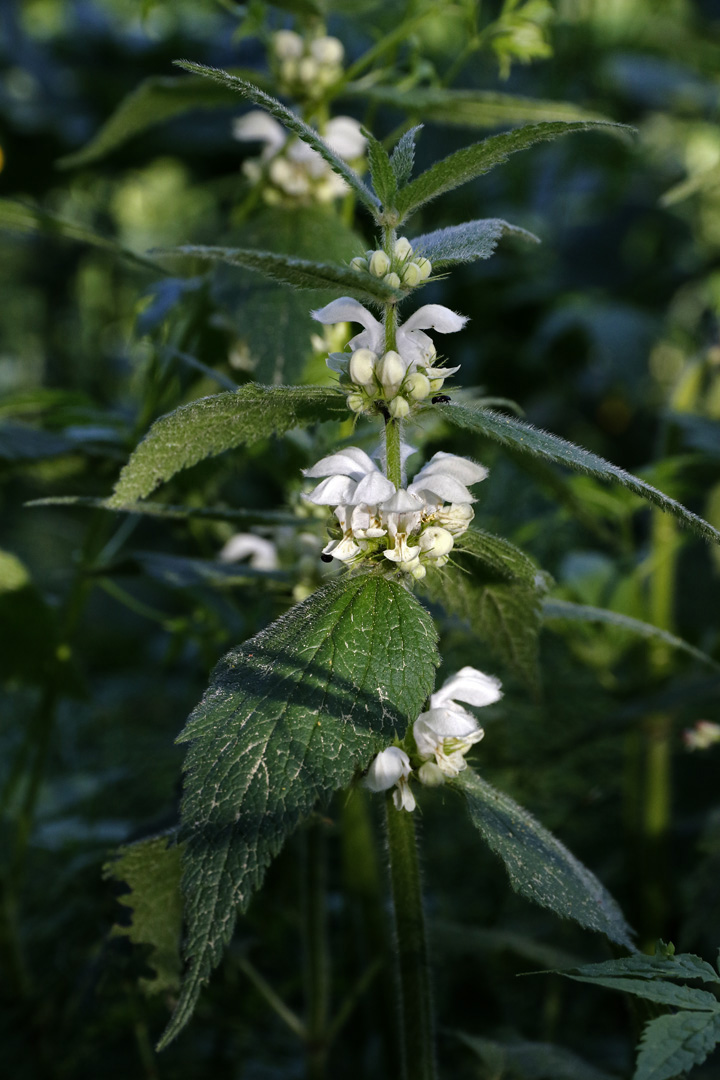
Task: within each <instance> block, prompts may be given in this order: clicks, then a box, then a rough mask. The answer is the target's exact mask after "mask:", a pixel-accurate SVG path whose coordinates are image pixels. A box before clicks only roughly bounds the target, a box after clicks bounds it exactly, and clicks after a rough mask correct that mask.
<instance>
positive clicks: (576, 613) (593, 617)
mask: <svg viewBox="0 0 720 1080" xmlns="http://www.w3.org/2000/svg"><path fill="white" fill-rule="evenodd" d="M542 615H543V621H545V622H590V623H604V624H606V625H608V626H613V627H615V628H616V629H617V630H623V631H626V632H627V633H629V634H634V635H635V636H636V637H641V638H645V639H646V640H647V641H662V642H664V643H665V644H666V645H669V646H670V647H671V648H672V649H678V650H679V651H680V652H684V653H687V655H688V656H692V657H693V659H694V660H699V661H700V663H702V664H707V665H708V666H709V667H712V668H715V670H716V671H720V664H718V662H717V661H716V660H713V658H712V657H711V656H708V654H707V653H704V652H703V651H702V650H701V649H696V648H695V646H694V645H691V644H690V643H689V642H688V641H683V639H682V638H679V637H676V636H675V634H669V633H668V632H667V630H661V629H660V627H658V626H653V625H652V624H651V623H646V622H643V621H642V620H641V619H633V618H632V617H631V616H630V615H621V614H620V612H619V611H608V610H607V609H606V608H598V607H593V606H592V605H590V604H574V603H572V602H571V601H569V600H554V599H548V600H543V605H542Z"/></svg>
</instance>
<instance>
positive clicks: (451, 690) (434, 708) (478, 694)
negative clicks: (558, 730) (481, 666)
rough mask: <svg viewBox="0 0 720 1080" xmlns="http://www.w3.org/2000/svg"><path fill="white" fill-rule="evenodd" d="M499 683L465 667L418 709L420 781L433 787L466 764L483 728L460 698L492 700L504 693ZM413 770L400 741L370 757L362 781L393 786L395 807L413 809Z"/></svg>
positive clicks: (483, 702) (489, 702) (374, 785)
mask: <svg viewBox="0 0 720 1080" xmlns="http://www.w3.org/2000/svg"><path fill="white" fill-rule="evenodd" d="M500 686H501V684H500V681H499V680H498V679H495V678H493V676H492V675H485V674H483V672H482V671H478V670H477V669H476V668H473V667H464V668H461V669H460V671H458V673H457V674H456V675H453V676H451V677H450V678H449V679H447V680H446V681H445V682H444V683H443V685H442V686H441V687H440V689H439V690H438V691H436V692H435V693H434V694H432V695H431V697H430V708H429V709H428V710H427V712H424V713H420V715H419V716H418V718H417V720H416V721H415V723H414V724H413V737H414V739H415V746H416V748H417V756H418V758H419V759H420V760H421V762H422V764H421V765H420V766H419V768H418V770H417V774H416V775H417V778H418V780H419V781H420V783H421V784H425V785H427V786H429V787H435V786H437V785H438V784H444V783H445V780H447V779H452V778H453V777H455V776H457V775H458V773H461V772H462V771H463V769H465V768H467V762H466V761H465V754H467V752H468V750H470V748H471V747H472V746H473V745H474V744H475V743H476V742H480V740H481V739H482V737H483V735H484V734H485V732H484V731H483V729H482V728H481V727H480V725H479V724H478V722H477V720H476V719H475V717H474V716H473V715H472V713H469V712H468V711H467V709H463V707H462V705H458V702H459V701H464V702H466V704H468V705H477V706H483V705H492V704H494V703H495V702H496V701H499V700H500V698H501V697H502V691H501V689H500ZM412 774H413V768H412V764H411V762H410V758H409V756H408V754H407V753H406V752H405V751H404V750H402V749H401V748H400V747H399V746H388V748H387V749H386V750H383V751H382V753H380V754H378V755H377V757H376V758H375V759H374V761H373V762H372V764H371V766H370V768H369V769H368V771H367V774H366V776H365V779H364V784H365V786H366V787H368V788H369V789H370V790H371V791H389V789H390V788H391V787H395V788H396V790H395V791H394V792H393V802H394V803H395V806H396V807H397V809H398V810H414V809H415V805H416V804H415V796H414V795H413V793H412V790H411V788H410V776H411V775H412Z"/></svg>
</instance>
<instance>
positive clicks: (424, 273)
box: [413, 255, 432, 281]
mask: <svg viewBox="0 0 720 1080" xmlns="http://www.w3.org/2000/svg"><path fill="white" fill-rule="evenodd" d="M413 262H414V263H415V265H416V266H417V268H418V270H419V271H420V277H421V279H422V280H423V281H425V279H426V278H429V277H430V275H431V274H432V263H431V262H430V260H429V259H424V258H423V256H422V255H418V256H417V258H415V259H413Z"/></svg>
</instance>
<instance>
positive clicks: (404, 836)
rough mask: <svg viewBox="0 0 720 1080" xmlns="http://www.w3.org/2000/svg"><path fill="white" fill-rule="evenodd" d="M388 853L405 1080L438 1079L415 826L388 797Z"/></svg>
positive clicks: (411, 817)
mask: <svg viewBox="0 0 720 1080" xmlns="http://www.w3.org/2000/svg"><path fill="white" fill-rule="evenodd" d="M385 809H386V816H387V836H388V850H389V854H390V883H391V886H392V898H393V909H394V912H395V937H396V947H397V971H398V983H399V990H400V1042H401V1051H402V1076H403V1080H410V1078H412V1080H436V1075H437V1074H436V1070H435V1025H434V1021H433V1008H432V994H431V990H430V972H429V969H428V956H427V944H426V941H425V916H424V913H423V903H422V888H421V884H420V866H419V862H418V852H417V843H416V840H415V821H414V819H413V816H412V814H409V813H408V812H407V811H405V810H396V809H395V806H394V804H393V801H392V795H391V794H390V793H389V792H388V795H387V798H386V801H385Z"/></svg>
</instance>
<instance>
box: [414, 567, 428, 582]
mask: <svg viewBox="0 0 720 1080" xmlns="http://www.w3.org/2000/svg"><path fill="white" fill-rule="evenodd" d="M410 574H411V576H412V577H414V578H415V580H416V581H422V579H423V578H424V577H425V575H426V574H427V570H426V569H425V567H424V566H423V565H422V564H419V565H418V566H416V567H415V568H414V569H413V570H411V571H410Z"/></svg>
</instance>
